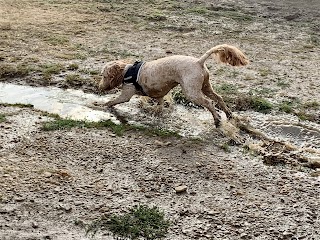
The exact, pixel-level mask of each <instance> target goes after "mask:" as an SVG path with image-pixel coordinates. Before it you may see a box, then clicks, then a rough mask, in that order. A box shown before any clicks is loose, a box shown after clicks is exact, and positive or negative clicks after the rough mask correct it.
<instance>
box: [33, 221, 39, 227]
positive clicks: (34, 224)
mask: <svg viewBox="0 0 320 240" xmlns="http://www.w3.org/2000/svg"><path fill="white" fill-rule="evenodd" d="M31 226H32V228H38V227H39V224H38V223H37V222H35V221H32V222H31Z"/></svg>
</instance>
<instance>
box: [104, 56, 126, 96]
mask: <svg viewBox="0 0 320 240" xmlns="http://www.w3.org/2000/svg"><path fill="white" fill-rule="evenodd" d="M125 66H126V63H124V62H122V61H113V62H109V63H107V64H106V65H105V66H104V68H103V69H102V79H101V81H100V83H99V89H100V90H111V89H113V88H115V87H118V86H120V85H121V84H122V81H123V71H124V68H125Z"/></svg>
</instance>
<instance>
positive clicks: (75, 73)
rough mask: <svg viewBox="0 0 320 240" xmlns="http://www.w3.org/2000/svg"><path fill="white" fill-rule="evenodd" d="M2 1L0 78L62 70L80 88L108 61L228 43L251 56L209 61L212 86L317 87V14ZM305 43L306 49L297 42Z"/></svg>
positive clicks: (306, 93) (47, 76)
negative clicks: (242, 61)
mask: <svg viewBox="0 0 320 240" xmlns="http://www.w3.org/2000/svg"><path fill="white" fill-rule="evenodd" d="M0 6H1V8H0V16H1V18H0V46H1V47H0V48H1V55H0V79H1V80H6V81H14V79H15V78H26V77H28V76H31V75H32V77H34V76H38V78H34V79H38V80H32V81H38V82H37V84H38V85H41V84H42V85H46V84H48V83H50V84H52V82H55V81H51V80H52V79H53V78H55V76H57V75H60V74H61V72H62V71H67V72H66V73H65V75H67V76H68V79H67V84H68V87H75V88H79V87H80V86H81V85H86V84H88V83H90V82H92V81H82V80H81V79H90V78H95V77H96V75H97V74H98V73H99V71H100V69H101V66H102V65H103V64H104V62H106V61H109V60H113V59H119V58H127V59H132V60H136V59H143V60H151V59H155V58H160V57H164V56H167V55H168V54H167V53H169V52H172V54H185V55H192V56H200V55H201V54H202V53H203V52H205V51H206V50H207V49H209V48H210V47H212V46H213V45H215V44H218V43H222V42H226V43H230V44H234V45H236V46H239V47H241V49H244V51H245V52H246V54H247V55H248V56H249V58H250V60H252V62H251V64H250V66H249V67H248V68H246V69H239V70H238V69H237V70H230V68H228V67H227V66H221V65H220V66H218V65H217V64H216V63H214V65H212V62H208V65H209V66H210V72H211V74H212V76H211V79H213V81H214V82H213V83H214V84H213V85H214V86H218V85H219V84H220V85H221V83H222V82H227V83H229V84H233V85H235V86H237V88H239V85H240V84H242V87H243V88H244V89H243V92H249V91H250V90H251V89H256V88H257V86H258V88H259V89H264V88H269V89H276V91H274V92H273V94H272V96H271V97H273V98H276V97H278V96H279V95H280V94H283V92H285V93H296V94H297V96H296V97H298V98H301V100H303V101H311V102H312V101H314V100H315V98H316V97H317V95H318V93H319V91H320V87H319V86H318V84H316V80H317V79H318V76H317V70H318V69H317V66H318V65H317V63H318V62H319V61H320V59H319V56H318V55H317V54H315V53H316V52H317V51H318V50H319V47H320V45H319V36H318V34H317V33H316V30H315V29H318V28H317V26H318V25H317V24H319V22H317V21H313V22H311V21H310V22H295V24H290V22H289V23H288V21H284V22H281V19H279V18H270V20H268V21H266V20H265V18H263V17H260V15H259V14H255V12H254V11H256V9H252V8H248V7H245V6H244V5H241V4H239V3H236V2H235V3H230V4H228V5H222V4H215V5H212V4H211V2H210V1H205V0H200V1H193V0H186V1H173V0H168V1H165V2H163V1H161V0H152V1H150V0H140V1H138V0H133V1H117V0H108V1H105V0H60V1H58V0H50V1H47V0H23V1H19V0H11V1H9V0H0ZM133 13H134V14H133ZM279 16H280V15H279ZM297 31H298V32H299V33H301V34H299V35H297V34H296V33H297ZM279 39H280V40H279ZM308 44H309V45H310V44H311V45H312V48H303V47H301V46H307V45H308ZM270 46H272V48H270ZM166 52H167V53H166ZM284 53H285V54H284ZM288 62H290V67H288ZM47 66H61V67H60V68H56V67H53V68H52V67H47ZM92 73H94V74H92ZM60 78H61V77H60ZM8 79H9V80H8ZM79 79H80V81H78V80H79ZM279 79H280V80H279ZM300 79H304V82H303V83H301V82H299V80H300ZM91 80H92V79H91ZM244 80H250V81H244ZM26 82H27V83H28V82H29V81H26ZM305 82H306V83H305ZM309 82H310V84H309ZM33 83H34V82H33ZM311 83H313V84H311ZM64 84H65V83H60V84H58V85H59V86H64ZM301 87H303V88H304V89H303V91H301V90H300V89H299V88H301ZM93 88H94V87H93V86H92V84H91V85H90V86H89V87H88V88H87V89H90V90H92V89H93ZM310 93H311V94H310ZM256 94H257V95H258V97H263V94H264V93H261V94H260V93H257V92H256ZM269 96H270V95H268V97H269ZM176 97H177V98H179V97H180V96H179V95H177V96H176ZM182 100H183V99H182Z"/></svg>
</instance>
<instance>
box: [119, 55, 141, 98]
mask: <svg viewBox="0 0 320 240" xmlns="http://www.w3.org/2000/svg"><path fill="white" fill-rule="evenodd" d="M143 64H144V62H143V61H136V62H135V63H134V64H133V65H132V66H131V67H129V68H128V70H127V72H126V73H125V75H124V78H123V83H125V84H133V85H134V86H135V88H136V89H137V90H138V91H140V92H142V93H144V92H143V89H142V87H141V86H140V84H139V83H138V80H139V76H140V69H141V67H142V65H143Z"/></svg>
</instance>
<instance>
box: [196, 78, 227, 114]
mask: <svg viewBox="0 0 320 240" xmlns="http://www.w3.org/2000/svg"><path fill="white" fill-rule="evenodd" d="M202 92H203V93H204V94H205V95H206V96H207V97H208V98H210V99H212V100H214V101H216V102H217V105H218V106H219V108H220V109H222V110H223V111H224V112H225V113H226V115H227V117H228V118H229V119H230V118H232V112H231V111H230V109H229V108H228V107H227V105H226V104H225V102H224V101H223V98H222V97H221V96H220V95H219V94H217V93H216V92H215V91H214V90H213V88H212V86H211V84H210V82H209V76H208V77H205V80H204V82H203V85H202Z"/></svg>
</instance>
